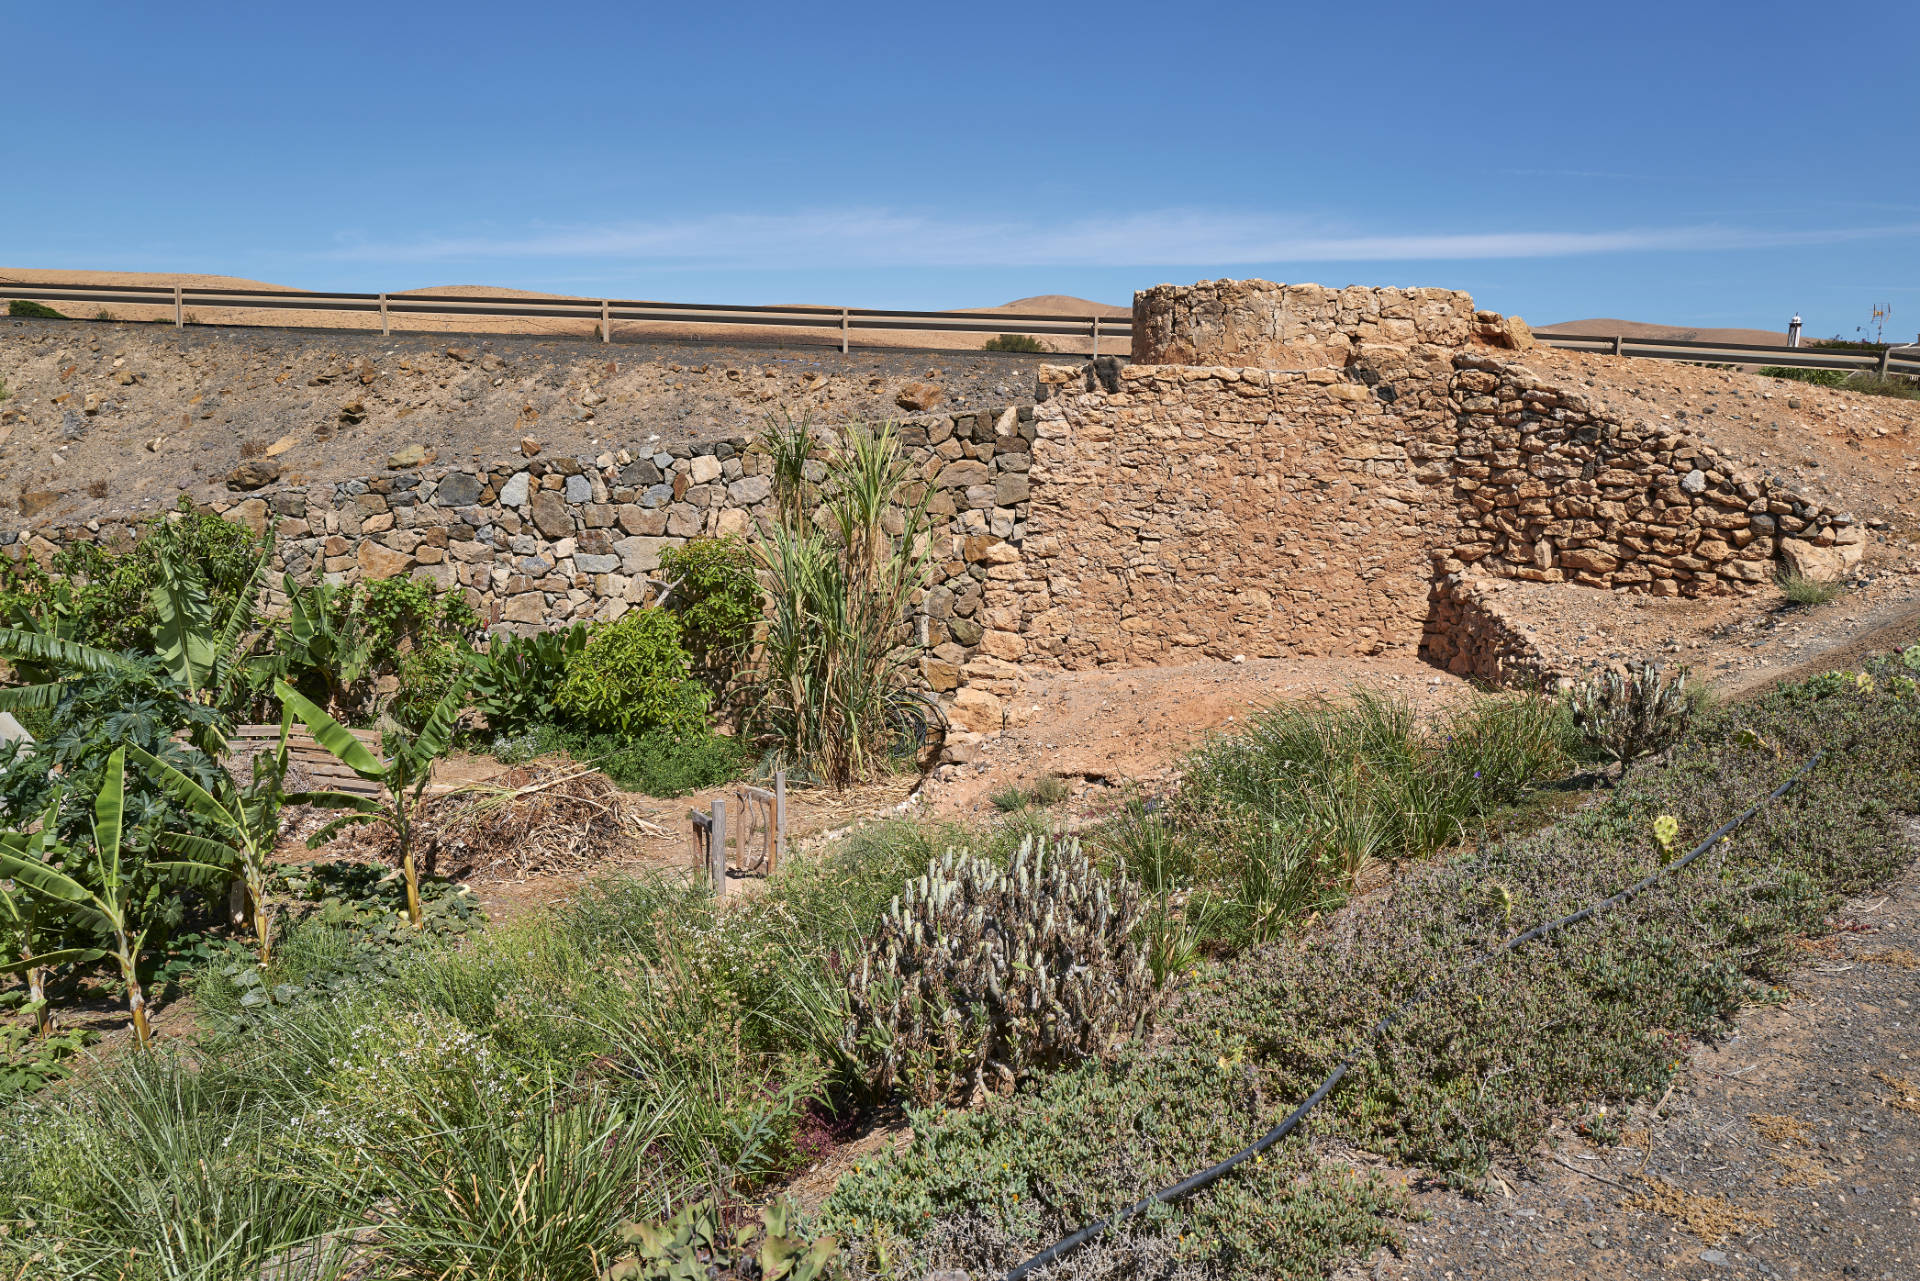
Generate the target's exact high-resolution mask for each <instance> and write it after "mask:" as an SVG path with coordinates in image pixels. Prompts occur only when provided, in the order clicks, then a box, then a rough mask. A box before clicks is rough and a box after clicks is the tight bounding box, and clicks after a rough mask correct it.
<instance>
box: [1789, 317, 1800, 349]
mask: <svg viewBox="0 0 1920 1281" xmlns="http://www.w3.org/2000/svg"><path fill="white" fill-rule="evenodd" d="M1799 345H1800V313H1799V312H1797V311H1796V312H1794V313H1793V319H1792V320H1789V321H1788V322H1787V346H1789V347H1798V346H1799Z"/></svg>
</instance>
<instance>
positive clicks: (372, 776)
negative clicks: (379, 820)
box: [273, 680, 386, 783]
mask: <svg viewBox="0 0 1920 1281" xmlns="http://www.w3.org/2000/svg"><path fill="white" fill-rule="evenodd" d="M273 692H274V695H275V697H277V698H278V699H279V700H280V705H281V706H282V707H284V708H286V709H287V710H288V711H291V712H292V713H293V714H294V715H295V716H297V717H299V718H300V722H301V724H303V725H305V726H306V727H307V729H308V730H309V731H311V732H312V734H313V737H314V739H315V741H316V742H318V743H319V744H320V746H322V747H324V748H326V749H327V750H328V751H329V752H331V753H333V756H334V758H335V759H336V760H338V761H339V762H340V763H341V764H342V765H345V766H346V767H347V768H348V769H350V770H352V771H353V772H354V773H356V774H358V775H359V776H360V777H361V778H364V779H368V780H370V781H372V782H376V783H377V782H380V781H382V780H383V779H384V778H385V777H386V770H385V769H383V768H382V767H381V765H380V762H379V760H377V759H376V758H375V757H374V754H373V753H372V752H370V751H368V750H367V745H366V744H365V743H363V742H361V741H360V740H359V739H357V738H355V737H354V736H353V734H352V733H351V732H350V731H349V730H348V729H347V727H346V726H344V725H342V724H341V723H340V722H339V721H336V720H335V719H333V717H331V716H329V715H327V714H326V713H325V712H323V711H321V710H320V709H319V708H318V707H315V706H314V705H313V704H312V703H311V702H309V701H308V700H307V699H305V698H303V697H301V695H300V693H299V691H297V690H295V689H294V688H293V686H291V685H289V684H287V683H286V682H285V681H283V680H277V681H275V682H274V683H273Z"/></svg>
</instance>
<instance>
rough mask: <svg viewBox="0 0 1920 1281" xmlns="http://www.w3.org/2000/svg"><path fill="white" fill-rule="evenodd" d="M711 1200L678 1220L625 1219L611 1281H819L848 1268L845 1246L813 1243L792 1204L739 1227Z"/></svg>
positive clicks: (685, 1209) (823, 1240)
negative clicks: (710, 1280)
mask: <svg viewBox="0 0 1920 1281" xmlns="http://www.w3.org/2000/svg"><path fill="white" fill-rule="evenodd" d="M731 1217H732V1216H729V1215H727V1214H726V1213H725V1212H724V1211H723V1210H721V1209H720V1208H719V1207H717V1206H716V1205H715V1203H714V1201H713V1200H712V1198H708V1199H707V1200H704V1201H701V1202H699V1203H697V1204H692V1205H686V1206H682V1207H681V1208H680V1212H679V1213H678V1214H675V1215H674V1216H673V1217H672V1218H671V1219H654V1220H650V1221H648V1222H645V1223H627V1224H622V1225H621V1228H620V1241H621V1243H622V1244H623V1245H624V1246H625V1247H626V1249H625V1250H624V1251H623V1252H622V1254H621V1257H620V1258H618V1259H616V1260H615V1261H614V1263H613V1266H612V1267H610V1268H608V1269H607V1270H606V1272H605V1273H604V1276H605V1278H606V1281H683V1279H684V1278H687V1277H694V1278H699V1277H710V1278H713V1281H820V1279H821V1278H840V1277H844V1276H845V1275H846V1266H845V1264H844V1262H843V1261H842V1260H841V1258H840V1243H839V1241H837V1240H835V1239H834V1238H833V1237H830V1236H822V1237H816V1238H814V1239H812V1240H809V1239H808V1238H807V1234H806V1233H805V1232H804V1231H803V1230H802V1229H801V1228H800V1225H799V1223H798V1219H799V1212H798V1211H796V1210H794V1209H793V1207H792V1206H791V1205H790V1204H788V1203H787V1202H784V1201H782V1202H778V1203H776V1204H774V1205H770V1206H768V1207H766V1208H765V1209H764V1210H763V1211H762V1212H761V1213H760V1214H759V1215H757V1216H755V1218H757V1219H758V1222H755V1221H754V1220H753V1219H751V1218H750V1219H749V1220H748V1221H747V1222H746V1223H745V1224H744V1225H741V1226H739V1227H733V1226H729V1224H728V1222H727V1220H728V1219H729V1218H731Z"/></svg>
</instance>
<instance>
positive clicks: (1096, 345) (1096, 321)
mask: <svg viewBox="0 0 1920 1281" xmlns="http://www.w3.org/2000/svg"><path fill="white" fill-rule="evenodd" d="M1093 358H1094V359H1095V360H1098V359H1100V317H1098V316H1095V317H1094V318H1093Z"/></svg>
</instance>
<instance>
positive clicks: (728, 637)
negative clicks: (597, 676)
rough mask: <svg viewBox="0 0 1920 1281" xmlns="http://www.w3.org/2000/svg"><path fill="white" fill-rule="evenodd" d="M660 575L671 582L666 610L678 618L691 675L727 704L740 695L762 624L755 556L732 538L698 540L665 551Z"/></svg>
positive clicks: (740, 540) (743, 543) (740, 542)
mask: <svg viewBox="0 0 1920 1281" xmlns="http://www.w3.org/2000/svg"><path fill="white" fill-rule="evenodd" d="M660 572H661V574H662V575H663V576H664V577H665V578H666V579H667V581H668V582H670V583H672V584H673V588H672V591H671V593H670V594H669V595H668V597H667V599H666V607H667V608H668V609H670V610H672V611H673V612H674V614H675V615H676V616H678V617H679V619H680V641H681V643H682V644H683V645H684V646H685V647H686V650H687V653H688V655H689V656H690V657H691V658H692V659H693V674H694V676H695V677H696V678H697V679H698V680H699V681H700V682H701V683H702V684H704V685H705V686H706V687H707V688H708V689H709V690H711V691H712V692H713V695H714V699H715V701H716V702H717V703H719V704H721V705H725V704H726V703H728V702H729V701H731V700H732V699H733V698H734V697H735V696H737V694H738V692H739V689H740V684H741V681H742V678H743V677H744V676H745V675H746V671H747V665H748V663H749V661H750V660H751V658H752V655H753V639H754V633H755V631H756V630H758V628H759V626H760V584H759V583H758V582H757V581H755V579H754V562H753V552H752V550H751V549H749V548H748V546H747V544H746V541H745V540H744V539H742V538H739V537H737V536H735V535H732V534H728V535H724V536H722V537H719V538H695V539H692V540H691V541H689V542H687V543H686V544H685V545H683V546H680V547H669V548H666V549H665V550H664V551H662V552H661V553H660Z"/></svg>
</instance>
